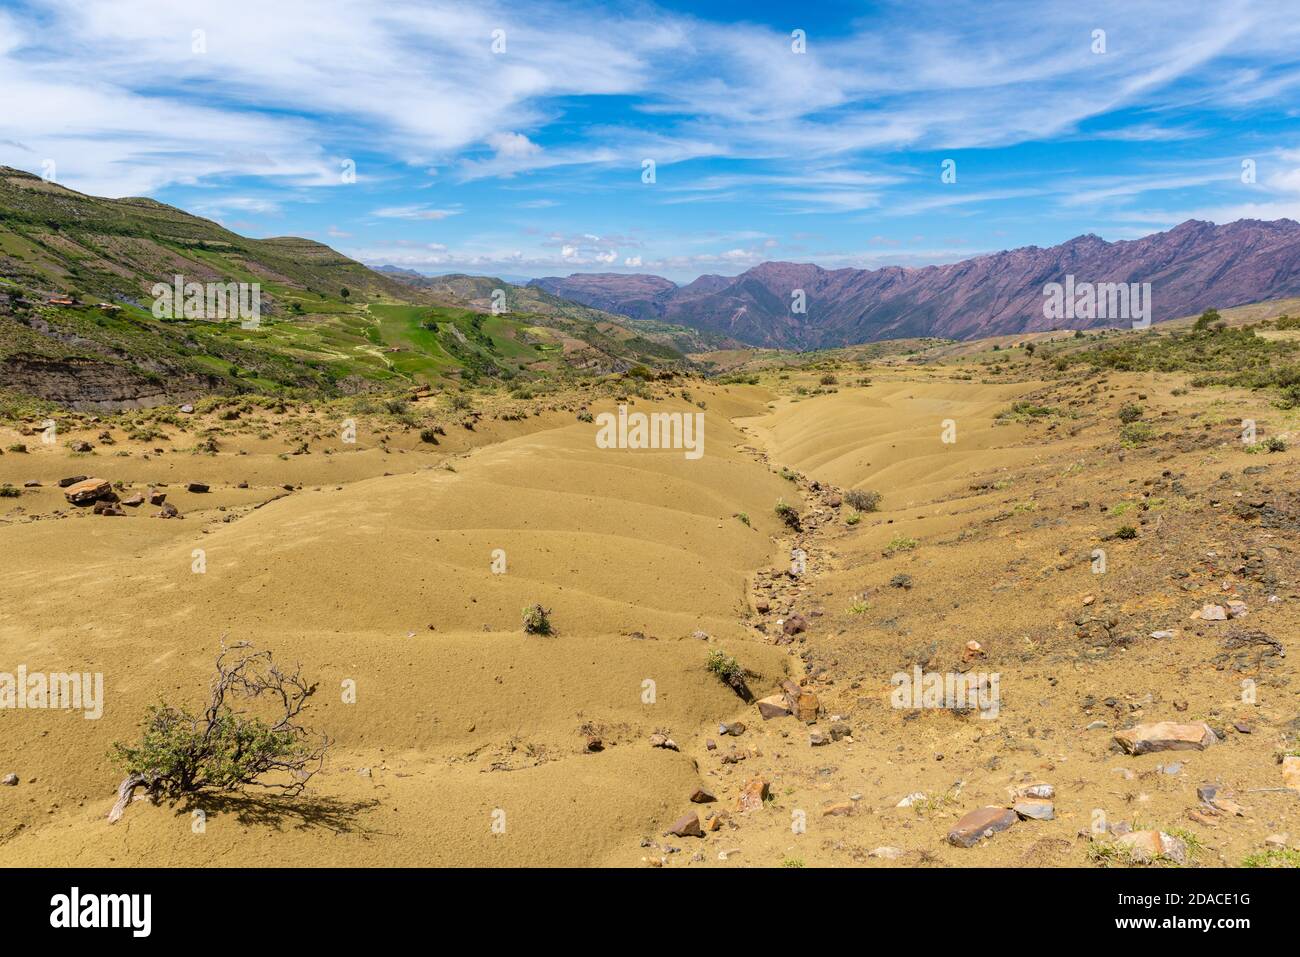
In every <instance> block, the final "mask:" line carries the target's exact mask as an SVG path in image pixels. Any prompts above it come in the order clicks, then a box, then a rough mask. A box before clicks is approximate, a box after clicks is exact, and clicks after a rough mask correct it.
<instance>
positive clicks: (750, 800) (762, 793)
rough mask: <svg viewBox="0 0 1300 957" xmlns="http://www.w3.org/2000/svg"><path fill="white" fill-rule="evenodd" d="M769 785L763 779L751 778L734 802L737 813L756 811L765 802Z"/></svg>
mask: <svg viewBox="0 0 1300 957" xmlns="http://www.w3.org/2000/svg"><path fill="white" fill-rule="evenodd" d="M768 793H769V785H768V783H767V780H766V779H765V778H761V777H759V778H751V779H750V780H749V783H747V784H746V785H745V787H744V789H743V790H742V791H741V792H740V797H739V798H738V799H737V801H736V810H738V811H756V810H758V809H759V808H761V807H762V806H763V802H764V801H766V800H767V796H768Z"/></svg>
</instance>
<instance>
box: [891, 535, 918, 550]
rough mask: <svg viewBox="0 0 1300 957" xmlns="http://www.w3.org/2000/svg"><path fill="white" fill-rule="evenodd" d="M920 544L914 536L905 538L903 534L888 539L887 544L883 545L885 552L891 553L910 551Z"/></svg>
mask: <svg viewBox="0 0 1300 957" xmlns="http://www.w3.org/2000/svg"><path fill="white" fill-rule="evenodd" d="M919 544H921V543H920V542H918V541H917V540H916V539H915V538H907V537H906V536H904V535H898V536H896V537H894V538H892V539H890V541H889V544H888V545H886V546H885V554H886V555H893V554H896V553H897V552H910V551H911V550H912V549H914V548H916V546H917V545H919Z"/></svg>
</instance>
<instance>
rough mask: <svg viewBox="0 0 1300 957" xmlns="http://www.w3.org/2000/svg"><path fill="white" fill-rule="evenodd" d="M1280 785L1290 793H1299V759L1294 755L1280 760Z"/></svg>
mask: <svg viewBox="0 0 1300 957" xmlns="http://www.w3.org/2000/svg"><path fill="white" fill-rule="evenodd" d="M1282 783H1283V784H1284V785H1286V786H1287V787H1288V788H1290V789H1291V790H1292V791H1300V758H1298V757H1296V756H1295V755H1294V754H1288V755H1287V756H1286V757H1284V758H1283V759H1282Z"/></svg>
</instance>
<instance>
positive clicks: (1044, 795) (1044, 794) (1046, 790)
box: [1015, 781, 1056, 801]
mask: <svg viewBox="0 0 1300 957" xmlns="http://www.w3.org/2000/svg"><path fill="white" fill-rule="evenodd" d="M1015 796H1016V797H1018V798H1037V799H1038V800H1040V801H1050V800H1051V799H1052V798H1054V797H1056V788H1055V787H1053V786H1052V785H1050V784H1046V783H1044V782H1042V781H1036V782H1034V783H1033V784H1022V785H1020V787H1018V788H1016V789H1015Z"/></svg>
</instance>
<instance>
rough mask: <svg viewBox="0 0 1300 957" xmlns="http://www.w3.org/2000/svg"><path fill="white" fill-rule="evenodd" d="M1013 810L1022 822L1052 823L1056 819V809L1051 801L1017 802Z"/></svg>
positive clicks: (1012, 807)
mask: <svg viewBox="0 0 1300 957" xmlns="http://www.w3.org/2000/svg"><path fill="white" fill-rule="evenodd" d="M1011 810H1013V811H1015V812H1016V814H1017V815H1019V817H1020V819H1021V820H1022V821H1025V820H1033V821H1051V820H1054V819H1055V818H1056V808H1055V806H1054V805H1053V804H1052V802H1051V801H1017V802H1016V803H1015V804H1013V805H1012V806H1011Z"/></svg>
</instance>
